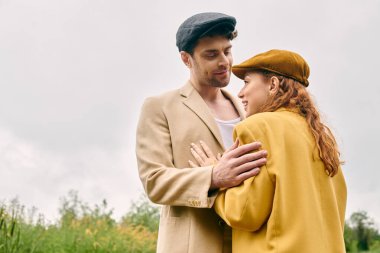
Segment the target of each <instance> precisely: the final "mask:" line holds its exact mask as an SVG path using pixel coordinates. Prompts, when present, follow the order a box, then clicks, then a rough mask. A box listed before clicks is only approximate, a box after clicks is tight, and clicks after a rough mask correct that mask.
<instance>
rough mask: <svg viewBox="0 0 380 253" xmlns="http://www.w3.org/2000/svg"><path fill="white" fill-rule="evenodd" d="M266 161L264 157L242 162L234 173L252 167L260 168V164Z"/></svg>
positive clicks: (249, 169)
mask: <svg viewBox="0 0 380 253" xmlns="http://www.w3.org/2000/svg"><path fill="white" fill-rule="evenodd" d="M266 162H267V160H266V158H260V159H258V160H255V161H251V162H247V163H244V164H242V165H240V166H238V167H237V168H236V171H235V173H236V174H237V175H239V174H243V173H245V172H248V171H251V170H253V169H256V168H260V167H261V166H263V165H265V163H266Z"/></svg>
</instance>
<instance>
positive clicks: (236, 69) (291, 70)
mask: <svg viewBox="0 0 380 253" xmlns="http://www.w3.org/2000/svg"><path fill="white" fill-rule="evenodd" d="M253 70H266V71H270V72H273V73H276V74H278V75H281V76H285V77H288V78H292V79H294V80H296V81H298V82H300V83H301V84H303V85H304V86H305V87H307V86H308V85H309V81H308V80H307V79H308V78H309V75H310V69H309V65H308V64H307V62H306V61H305V60H304V59H303V58H302V56H300V55H299V54H297V53H294V52H291V51H287V50H277V49H273V50H270V51H268V52H264V53H261V54H258V55H255V56H253V57H252V58H249V59H248V60H246V61H244V62H242V63H240V64H238V65H235V66H232V72H233V73H234V75H235V76H237V77H238V78H240V79H244V77H245V75H246V73H247V72H250V71H253Z"/></svg>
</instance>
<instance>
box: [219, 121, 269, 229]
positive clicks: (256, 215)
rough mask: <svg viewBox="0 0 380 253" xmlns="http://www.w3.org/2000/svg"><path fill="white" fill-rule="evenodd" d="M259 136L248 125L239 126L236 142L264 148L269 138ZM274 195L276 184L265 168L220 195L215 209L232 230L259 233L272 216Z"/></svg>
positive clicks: (235, 131) (259, 132)
mask: <svg viewBox="0 0 380 253" xmlns="http://www.w3.org/2000/svg"><path fill="white" fill-rule="evenodd" d="M255 132H256V134H255V133H253V132H252V131H251V130H248V129H247V128H246V127H245V126H244V125H238V126H237V127H236V128H235V130H234V139H236V138H238V139H239V143H240V145H243V144H247V143H251V142H253V141H260V142H262V143H263V146H264V142H265V137H264V136H263V135H262V132H261V131H260V130H257V131H255ZM255 135H256V136H255ZM264 147H265V146H264ZM268 152H269V151H268ZM274 191H275V187H274V182H273V181H272V178H271V176H270V175H269V172H268V168H267V166H263V167H261V171H260V173H259V174H258V175H257V176H254V177H252V178H249V179H247V180H245V181H244V182H243V183H242V184H241V185H239V186H236V187H233V188H229V189H226V190H223V191H220V192H219V194H218V196H217V198H216V200H215V204H214V209H215V211H216V212H217V213H218V215H219V216H220V217H221V218H222V219H223V220H224V221H225V222H226V223H227V224H228V225H230V226H231V227H232V228H236V229H240V230H245V231H257V230H259V229H260V228H261V227H262V225H263V224H265V223H266V221H267V220H268V218H269V216H270V213H271V211H272V205H273V199H274Z"/></svg>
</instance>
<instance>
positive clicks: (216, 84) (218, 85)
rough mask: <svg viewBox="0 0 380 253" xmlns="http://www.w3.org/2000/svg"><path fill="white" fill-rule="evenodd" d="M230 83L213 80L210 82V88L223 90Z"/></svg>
mask: <svg viewBox="0 0 380 253" xmlns="http://www.w3.org/2000/svg"><path fill="white" fill-rule="evenodd" d="M229 83H230V79H228V80H226V81H219V80H213V81H211V86H212V87H216V88H224V87H226V86H227V85H228V84H229Z"/></svg>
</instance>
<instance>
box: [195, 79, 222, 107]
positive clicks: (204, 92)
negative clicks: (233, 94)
mask: <svg viewBox="0 0 380 253" xmlns="http://www.w3.org/2000/svg"><path fill="white" fill-rule="evenodd" d="M190 81H191V84H192V85H193V87H194V89H196V90H197V91H198V93H199V95H200V96H201V97H202V98H203V100H204V101H205V102H206V103H215V102H216V101H217V100H219V99H225V98H224V96H223V94H222V92H221V89H220V88H219V87H213V86H211V85H202V84H200V83H197V82H195V81H194V80H190Z"/></svg>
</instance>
